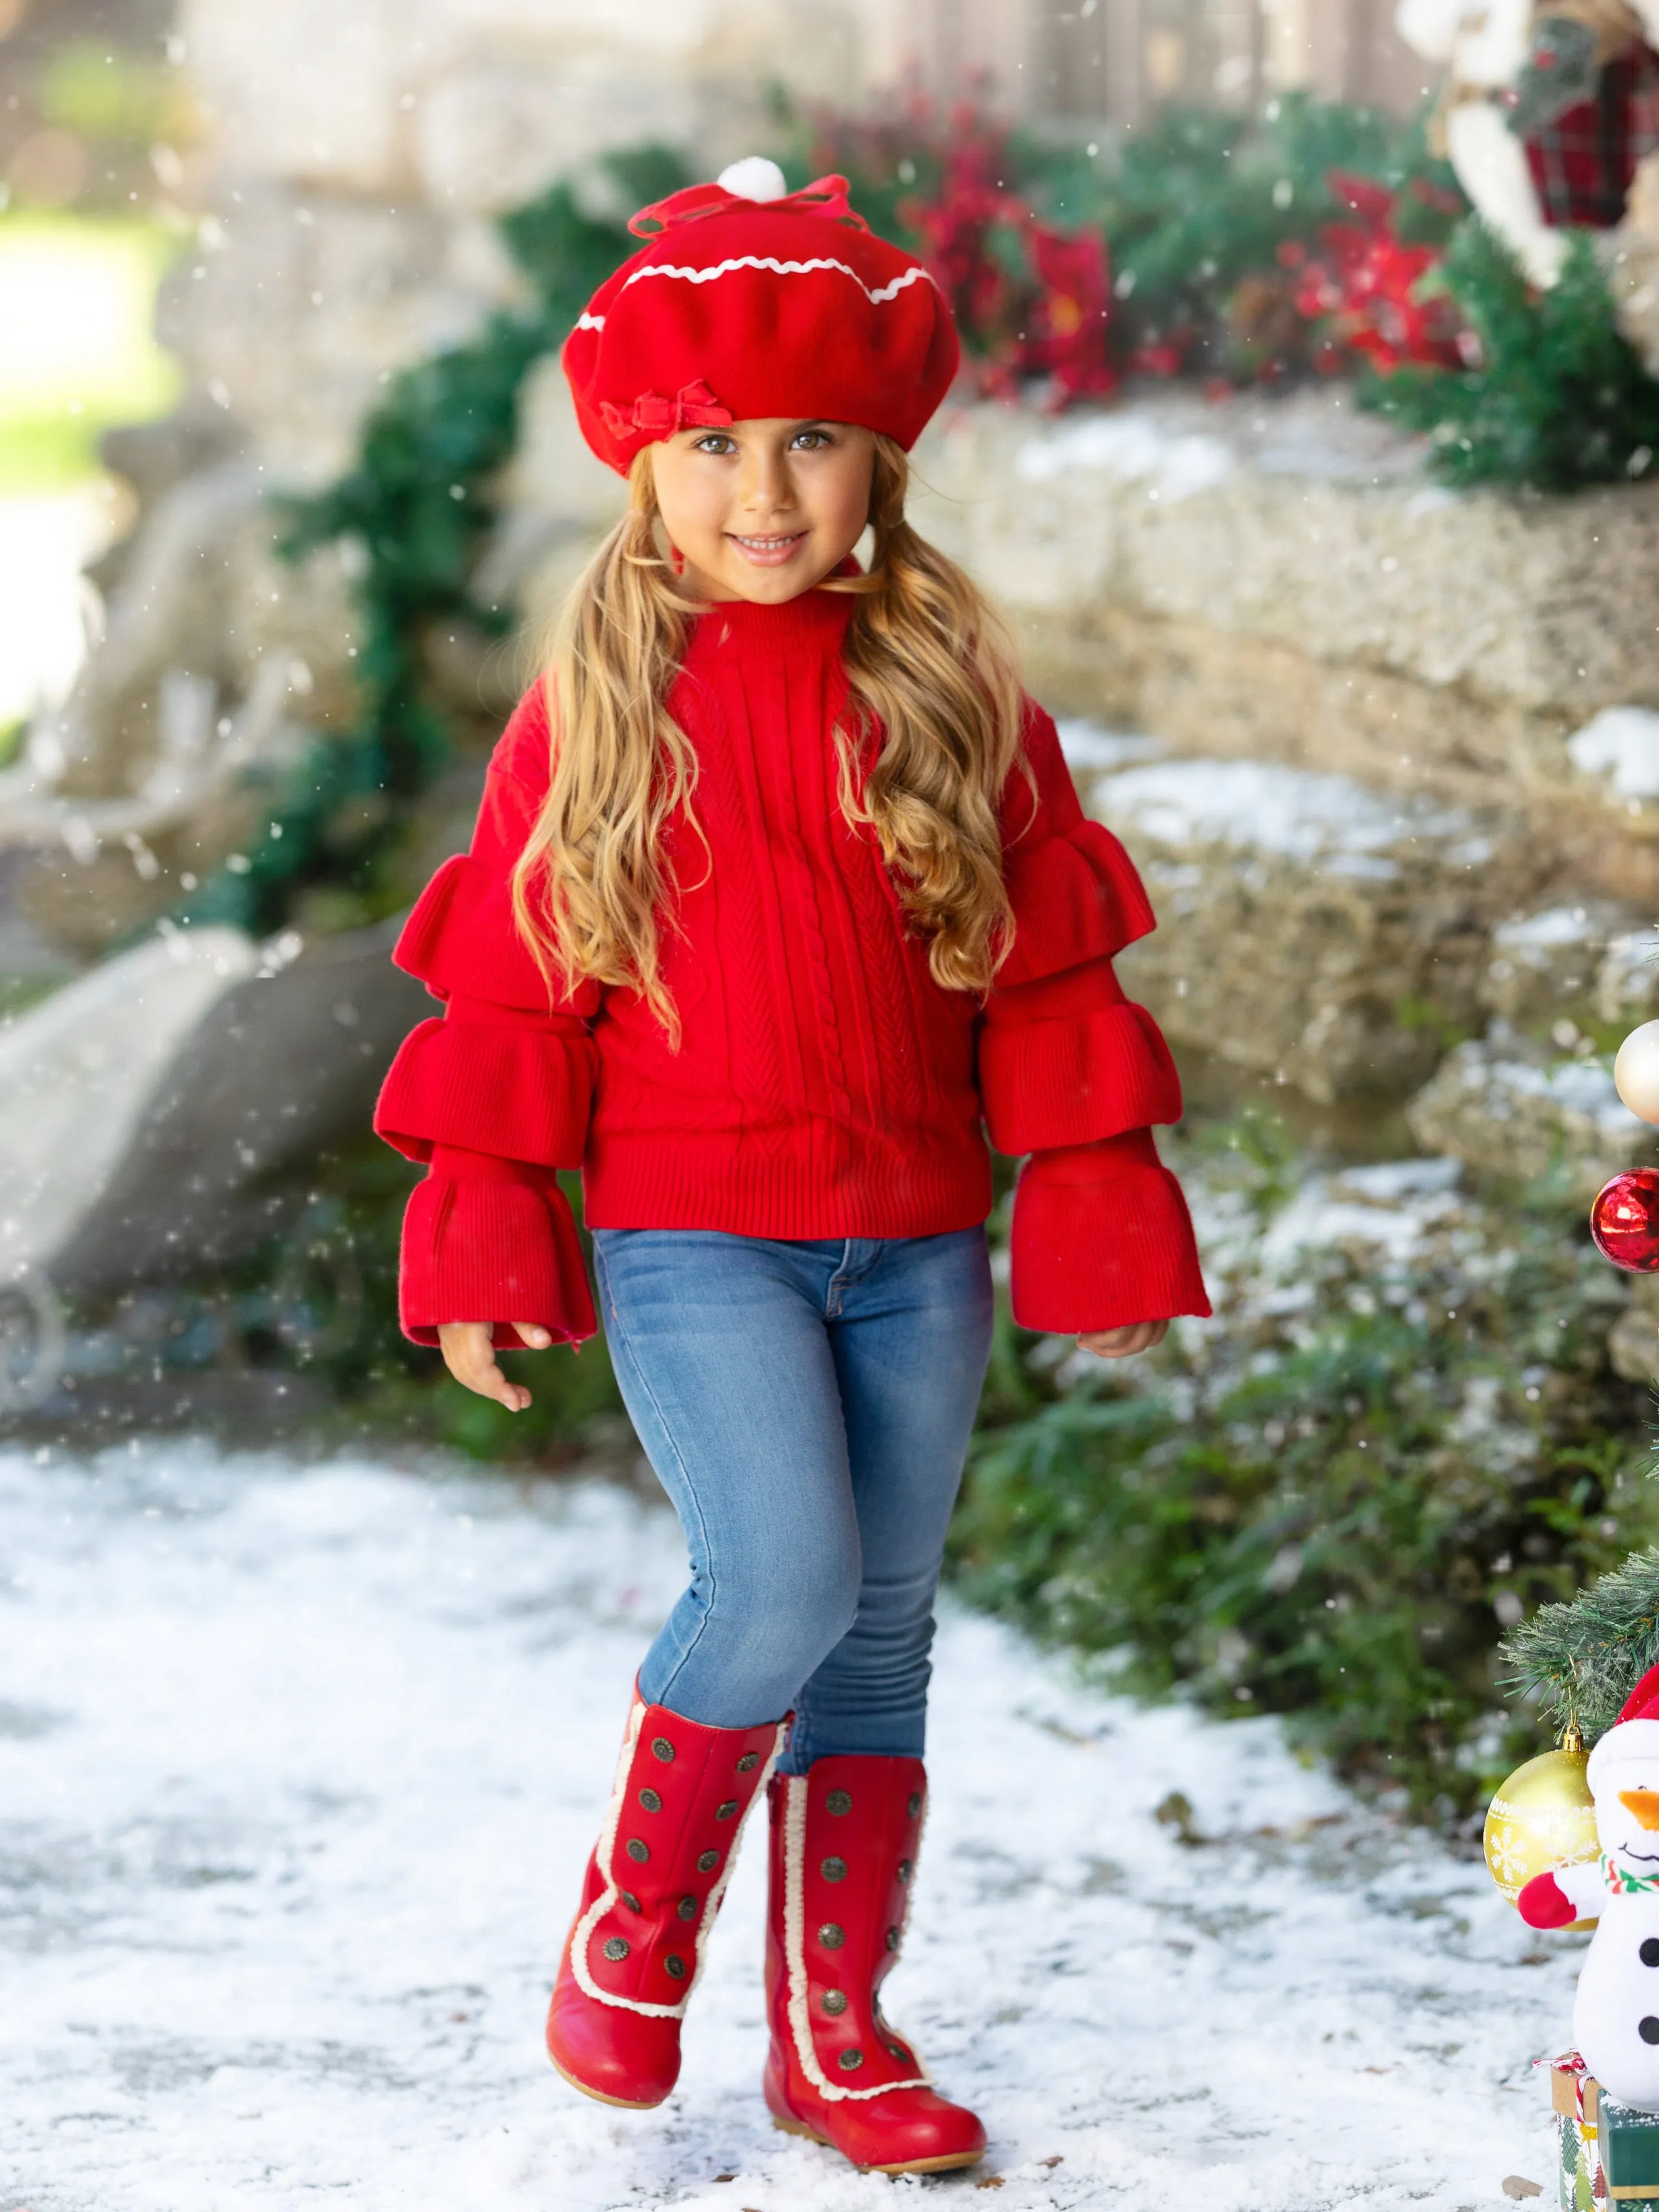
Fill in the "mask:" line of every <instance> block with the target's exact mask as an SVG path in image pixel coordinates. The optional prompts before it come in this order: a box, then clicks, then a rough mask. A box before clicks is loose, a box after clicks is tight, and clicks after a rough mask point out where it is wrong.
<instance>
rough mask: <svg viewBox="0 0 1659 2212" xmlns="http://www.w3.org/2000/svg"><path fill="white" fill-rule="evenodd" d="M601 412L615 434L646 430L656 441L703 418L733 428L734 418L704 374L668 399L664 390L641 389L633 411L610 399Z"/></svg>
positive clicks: (722, 427)
mask: <svg viewBox="0 0 1659 2212" xmlns="http://www.w3.org/2000/svg"><path fill="white" fill-rule="evenodd" d="M599 412H600V413H601V414H602V415H603V416H604V417H605V428H606V429H607V430H609V431H610V433H611V436H612V437H613V438H625V437H626V436H627V435H628V434H629V431H630V430H642V431H643V432H644V433H645V435H646V436H647V439H649V440H650V441H652V443H653V444H654V443H655V442H656V441H657V440H658V439H659V438H671V437H672V436H673V435H674V433H675V432H676V431H677V430H684V428H686V426H687V425H688V424H691V425H696V424H697V423H700V422H703V423H707V424H708V425H709V426H710V427H711V428H714V429H720V430H725V429H729V428H730V427H731V425H732V421H733V419H734V418H733V416H732V410H731V409H730V408H729V407H722V406H721V405H720V401H719V400H718V399H716V398H715V397H714V393H713V392H711V391H710V390H709V389H708V386H707V385H706V384H705V383H703V382H702V379H701V378H699V379H698V380H697V381H696V383H695V384H683V385H682V386H680V388H679V390H678V392H676V393H675V394H674V397H673V398H671V399H665V398H663V396H662V394H661V392H641V394H640V396H639V398H637V399H636V400H635V402H634V407H633V412H632V413H631V414H629V413H628V412H625V411H624V410H623V409H622V408H620V407H618V406H617V405H616V404H615V403H614V402H613V401H611V400H609V399H602V400H601V401H600V402H599Z"/></svg>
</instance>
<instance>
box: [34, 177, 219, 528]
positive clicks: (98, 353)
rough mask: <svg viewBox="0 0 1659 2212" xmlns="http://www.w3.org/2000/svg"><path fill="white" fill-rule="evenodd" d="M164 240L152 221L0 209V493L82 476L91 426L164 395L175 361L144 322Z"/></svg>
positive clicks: (151, 311)
mask: <svg viewBox="0 0 1659 2212" xmlns="http://www.w3.org/2000/svg"><path fill="white" fill-rule="evenodd" d="M176 250H177V241H176V240H174V239H173V238H172V237H171V236H170V235H169V234H167V232H166V231H165V230H164V229H162V228H161V227H160V226H159V225H158V224H155V223H153V222H137V221H134V222H123V221H118V220H114V219H110V218H91V217H86V216H59V215H45V214H37V213H22V214H17V215H10V216H3V217H0V330H3V331H4V332H5V334H6V335H5V343H4V344H3V345H0V496H4V495H14V496H15V495H27V494H39V493H41V492H50V491H58V490H63V489H67V488H68V487H70V485H72V484H75V483H78V482H81V481H82V480H84V478H85V477H88V476H89V475H91V474H93V473H94V471H95V470H96V468H97V466H98V455H97V442H98V438H99V435H100V432H101V431H103V430H104V429H106V428H107V427H108V426H109V425H110V424H112V423H114V422H145V421H149V420H151V419H153V418H154V417H155V416H159V415H164V414H166V413H167V410H168V409H169V408H171V407H172V406H173V404H175V403H176V401H177V399H178V396H179V387H180V378H179V368H178V364H177V362H175V361H174V360H173V357H172V356H170V355H168V354H167V353H166V352H164V351H163V350H162V349H161V347H160V346H159V345H158V344H157V343H156V342H155V331H154V323H155V293H156V288H157V286H158V285H159V283H161V276H162V274H163V272H164V270H166V268H167V263H168V261H169V259H170V258H171V257H172V255H173V252H175V251H176Z"/></svg>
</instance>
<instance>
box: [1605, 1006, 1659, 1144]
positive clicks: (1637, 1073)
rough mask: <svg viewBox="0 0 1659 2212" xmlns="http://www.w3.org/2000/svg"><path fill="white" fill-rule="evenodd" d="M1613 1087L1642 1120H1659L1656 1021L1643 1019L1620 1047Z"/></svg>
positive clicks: (1614, 1070) (1658, 1066)
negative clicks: (1640, 1024) (1639, 1026)
mask: <svg viewBox="0 0 1659 2212" xmlns="http://www.w3.org/2000/svg"><path fill="white" fill-rule="evenodd" d="M1613 1088H1614V1089H1615V1090H1616V1091H1618V1093H1619V1096H1620V1097H1621V1098H1622V1099H1623V1100H1624V1102H1625V1103H1626V1106H1628V1107H1629V1108H1630V1110H1631V1112H1632V1114H1638V1115H1640V1116H1641V1118H1642V1119H1643V1121H1656V1122H1659V1022H1644V1023H1643V1024H1642V1026H1641V1028H1640V1029H1639V1030H1632V1031H1631V1033H1630V1035H1629V1036H1627V1037H1626V1039H1625V1042H1623V1044H1621V1045H1620V1048H1619V1057H1618V1059H1617V1060H1614V1061H1613Z"/></svg>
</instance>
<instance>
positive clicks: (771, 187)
mask: <svg viewBox="0 0 1659 2212" xmlns="http://www.w3.org/2000/svg"><path fill="white" fill-rule="evenodd" d="M714 182H715V183H716V184H717V185H720V186H721V187H722V188H723V189H724V190H725V191H728V192H730V193H732V196H733V197H735V198H737V199H740V200H781V198H782V197H784V195H785V193H786V192H787V191H788V190H789V187H788V185H787V184H786V183H785V182H784V178H783V171H782V170H781V168H779V167H778V165H777V163H776V162H775V161H768V160H767V158H766V156H765V155H764V154H745V155H744V157H743V159H742V161H733V162H732V165H731V167H730V168H726V169H722V170H721V171H720V174H719V176H718V177H716V178H715V179H714Z"/></svg>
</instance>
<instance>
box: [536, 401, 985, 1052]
mask: <svg viewBox="0 0 1659 2212" xmlns="http://www.w3.org/2000/svg"><path fill="white" fill-rule="evenodd" d="M909 475H910V470H909V462H908V458H907V456H906V454H905V453H904V450H903V448H902V447H900V446H898V445H896V443H895V442H894V441H892V440H891V439H890V438H885V437H881V436H878V437H877V439H876V441H875V458H874V465H873V471H872V479H871V490H870V527H871V532H872V538H873V541H874V543H873V550H872V557H871V562H870V568H869V572H868V574H863V575H855V576H845V577H835V578H831V579H829V580H827V581H826V584H825V586H824V588H826V589H828V590H831V591H843V592H851V593H854V594H855V595H856V597H857V599H858V605H857V606H856V608H855V609H854V614H853V619H852V621H851V622H850V623H849V624H848V631H847V639H846V643H845V646H844V647H843V652H842V659H843V663H844V665H845V667H846V671H847V676H848V687H849V691H850V704H851V714H850V715H849V716H848V717H844V718H843V721H842V726H840V727H838V728H837V729H836V732H835V742H836V748H837V752H838V757H839V777H838V783H839V795H840V803H841V807H842V813H843V814H844V815H845V817H846V818H847V820H848V823H854V824H867V825H868V826H869V827H870V828H871V829H872V830H873V831H874V833H875V836H876V839H877V842H878V845H879V847H880V850H881V854H882V857H883V859H884V861H885V862H886V864H887V866H888V868H889V869H890V872H891V874H892V878H893V882H894V884H895V887H896V890H897V893H898V896H899V900H900V902H901V903H902V907H903V909H904V912H905V914H906V915H908V918H909V920H910V921H911V923H912V924H913V925H914V927H915V928H916V929H917V930H918V931H919V932H920V933H921V934H922V935H923V936H924V937H925V938H926V939H927V959H928V965H929V967H930V969H932V971H933V976H934V978H935V980H936V981H939V983H941V984H943V985H944V986H945V987H946V988H947V989H951V990H963V991H983V990H985V989H986V988H987V987H988V985H989V983H990V981H991V979H992V977H993V976H994V974H995V972H996V969H997V968H998V966H999V964H1000V962H1001V960H1002V959H1003V958H1004V957H1006V952H1007V951H1008V948H1009V945H1010V944H1011V943H1012V934H1013V918H1012V913H1011V911H1010V908H1009V903H1008V894H1007V891H1006V888H1005V887H1004V884H1003V876H1002V840H1001V834H1000V823H999V811H998V809H999V800H1000V796H1001V793H1002V790H1003V787H1004V785H1005V783H1006V781H1007V778H1008V775H1009V774H1010V772H1011V771H1012V769H1013V768H1014V767H1015V766H1016V764H1018V763H1020V761H1021V758H1022V755H1021V744H1020V733H1021V701H1020V690H1019V682H1018V674H1017V671H1016V665H1015V659H1014V653H1013V648H1012V642H1011V641H1010V639H1009V637H1008V635H1007V632H1006V629H1005V626H1004V624H1003V623H1002V622H1001V620H1000V617H999V616H998V615H997V614H996V613H995V612H994V610H993V609H992V608H991V607H990V606H989V605H988V604H987V601H986V599H984V597H983V596H982V594H981V592H980V591H979V590H978V588H977V586H975V584H974V583H973V582H972V580H970V579H969V577H968V575H967V574H965V573H964V572H963V570H962V569H961V568H958V567H957V564H956V562H954V561H951V560H949V559H947V558H946V557H945V555H944V554H943V553H940V552H939V551H938V550H937V549H936V548H935V547H933V546H932V545H929V544H927V540H926V539H925V538H921V537H919V536H918V535H917V534H916V532H915V531H914V530H913V529H912V528H911V526H910V525H909V524H908V522H907V521H906V520H905V518H904V501H905V494H906V491H907V489H908V484H909ZM628 489H629V501H628V512H627V513H626V514H625V515H624V516H623V520H621V521H620V522H619V523H618V524H617V526H616V527H615V529H614V530H612V531H611V533H610V535H609V536H608V537H607V538H606V539H605V543H604V544H602V545H601V546H600V548H599V551H598V552H597V553H596V554H595V555H594V556H593V558H592V561H591V562H589V563H588V565H587V567H586V569H585V570H584V571H583V573H582V574H581V575H580V577H579V578H578V580H577V581H576V583H575V584H574V586H573V587H572V589H571V591H570V592H569V594H568V597H567V599H566V600H565V602H564V605H562V608H561V609H560V611H559V613H558V615H557V616H556V619H555V621H554V623H553V626H552V629H551V632H550V637H549V639H548V641H547V647H546V650H545V652H544V655H543V665H544V668H545V671H546V674H545V679H544V680H545V682H546V684H547V688H548V707H549V723H550V729H551V731H552V740H551V744H552V753H551V770H552V775H551V781H550V784H549V787H548V793H547V798H546V799H545V801H544V804H543V806H542V810H541V812H540V814H539V815H538V817H537V820H536V823H535V827H534V828H533V829H532V831H531V835H530V839H529V842H528V843H527V844H526V847H525V849H524V852H523V854H522V855H521V857H520V860H519V862H518V865H517V866H516V867H515V869H514V870H513V915H514V917H515V919H516V921H517V923H518V927H519V929H520V933H521V934H522V935H523V937H524V939H525V941H526V944H527V945H529V947H530V949H531V951H532V953H533V954H534V955H535V957H536V958H537V960H538V963H540V965H541V967H542V969H543V972H544V974H545V975H548V976H549V978H550V980H551V979H552V978H553V977H555V976H556V977H557V979H558V981H560V983H561V984H562V986H563V987H564V989H565V990H566V991H569V990H571V989H573V988H574V986H575V985H576V984H577V983H579V982H580V981H583V980H591V981H594V982H598V983H608V984H622V985H625V986H629V987H633V988H634V989H635V990H637V991H639V992H640V993H641V994H642V996H643V997H644V998H645V1000H646V1001H647V1004H648V1005H649V1006H651V1007H652V1008H653V1012H655V1013H656V1014H657V1016H658V1018H659V1020H660V1021H661V1022H662V1023H663V1024H664V1026H665V1029H666V1030H668V1032H669V1034H670V1036H671V1037H673V1038H675V1039H676V1040H678V1031H679V1025H678V1018H677V1017H676V1014H675V1011H674V1007H673V1005H672V1001H671V994H670V993H669V992H668V990H667V988H666V987H665V984H664V981H663V977H662V966H661V951H660V945H659V931H660V928H661V927H663V926H664V923H665V922H666V923H667V925H668V926H670V927H671V926H672V921H673V909H674V890H675V885H674V884H673V883H672V882H671V879H670V875H669V872H668V871H667V870H666V869H665V866H664V862H663V859H662V850H661V841H662V835H663V831H664V829H665V825H666V823H667V822H668V819H669V817H670V816H671V815H672V814H673V813H674V812H675V811H676V810H677V809H679V808H682V807H683V808H684V810H685V812H686V815H687V817H688V819H689V820H690V823H691V826H692V827H693V829H694V830H695V829H696V816H695V812H694V811H693V805H692V799H693V793H694V792H695V789H696V773H697V771H696V756H695V754H694V752H693V750H692V748H691V745H690V742H689V740H688V739H687V738H686V736H685V733H684V731H683V730H681V729H680V728H679V726H678V724H677V723H676V722H675V721H674V720H673V718H672V716H671V714H669V712H668V708H667V703H666V702H667V700H668V696H669V693H670V691H671V688H672V685H673V682H674V678H675V677H676V675H677V673H678V669H679V665H680V660H681V657H682V655H683V653H684V647H685V641H686V635H687V630H688V628H689V625H690V623H691V621H692V620H693V619H694V618H695V617H696V616H697V615H698V614H700V613H702V612H703V611H704V609H703V606H702V603H701V602H699V601H697V600H696V599H690V598H689V597H688V596H687V595H686V593H685V592H684V588H683V587H682V586H681V584H680V583H679V581H678V578H677V577H676V575H675V574H674V571H673V568H672V566H671V562H670V560H669V557H668V550H667V546H666V544H665V540H664V538H663V535H662V532H661V529H660V526H659V516H658V511H657V499H656V489H655V480H654V477H653V469H652V462H651V448H650V447H646V448H645V449H644V450H643V451H642V452H641V453H639V454H637V455H636V456H635V460H634V465H633V467H632V468H631V469H630V471H629V478H628ZM877 737H879V744H878V745H877V744H876V739H877ZM1028 775H1029V770H1028ZM699 834H700V833H699Z"/></svg>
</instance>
